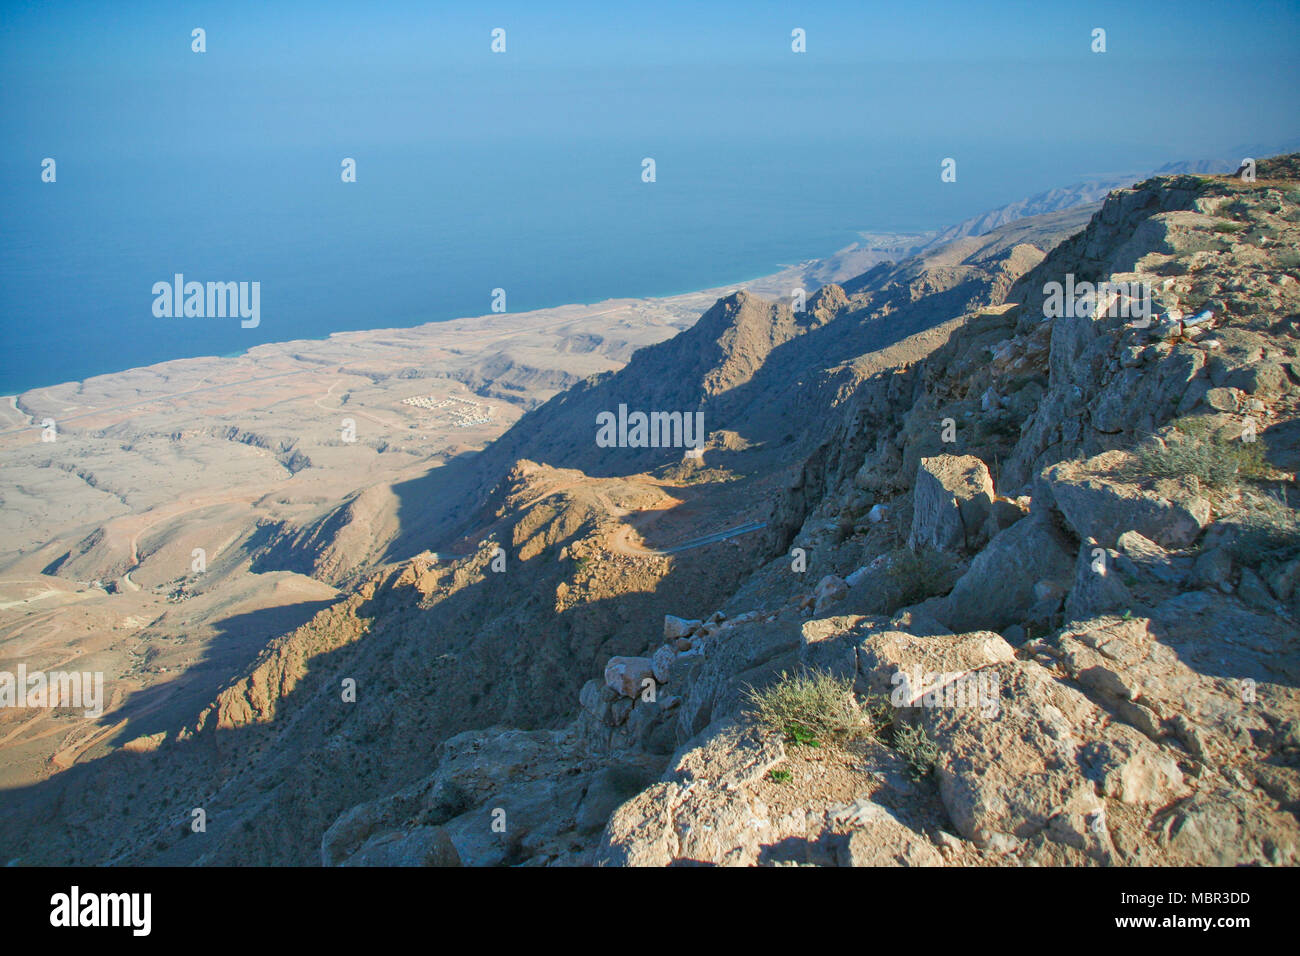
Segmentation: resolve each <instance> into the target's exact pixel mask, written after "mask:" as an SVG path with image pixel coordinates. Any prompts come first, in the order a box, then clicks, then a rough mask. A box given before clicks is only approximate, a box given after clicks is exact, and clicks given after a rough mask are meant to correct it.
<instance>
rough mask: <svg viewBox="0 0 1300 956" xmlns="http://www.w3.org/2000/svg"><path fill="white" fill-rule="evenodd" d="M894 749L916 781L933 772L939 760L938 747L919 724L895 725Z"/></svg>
mask: <svg viewBox="0 0 1300 956" xmlns="http://www.w3.org/2000/svg"><path fill="white" fill-rule="evenodd" d="M894 749H895V750H897V751H898V753H899V755H900V756H902V757H903V759H905V760H906V761H907V763H908V766H910V767H911V768H912V775H913V776H915V777H917V778H918V779H919V778H921V777H924V776H927V775H928V774H930V773H932V772H933V771H934V765H935V764H936V763H937V762H938V760H939V745H938V744H936V743H935V742H934V741H933V740H931V739H930V735H929V734H927V733H926V732H925V728H924V727H922V726H921V725H920V724H902V723H899V724H895V725H894Z"/></svg>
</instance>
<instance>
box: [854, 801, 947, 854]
mask: <svg viewBox="0 0 1300 956" xmlns="http://www.w3.org/2000/svg"><path fill="white" fill-rule="evenodd" d="M831 815H832V819H833V821H834V822H835V823H836V824H838V825H839V826H840V827H845V826H847V827H851V828H852V829H850V831H849V834H848V836H847V838H846V839H844V841H843V842H842V843H840V845H839V848H838V852H837V854H836V856H837V861H838V862H839V864H840V866H943V865H944V864H943V857H942V856H940V855H939V851H938V850H937V849H935V846H934V844H933V843H931V842H930V840H929V839H927V838H926V837H925V836H924V835H923V834H920V833H917V832H916V831H915V830H913V829H912V828H911V827H909V826H908V825H907V824H906V823H904V822H903V821H902V820H901V819H899V817H898V816H897V814H895V813H894V812H893V811H892V810H889V809H887V808H885V807H883V806H881V805H880V804H878V803H873V802H871V801H870V800H866V799H858V800H855V801H853V803H851V804H847V805H844V806H840V807H835V808H832V810H831Z"/></svg>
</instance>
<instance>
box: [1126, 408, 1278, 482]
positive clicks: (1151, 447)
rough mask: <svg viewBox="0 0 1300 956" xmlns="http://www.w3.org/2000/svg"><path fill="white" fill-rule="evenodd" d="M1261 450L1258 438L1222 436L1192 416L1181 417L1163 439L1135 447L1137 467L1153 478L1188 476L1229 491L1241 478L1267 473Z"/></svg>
mask: <svg viewBox="0 0 1300 956" xmlns="http://www.w3.org/2000/svg"><path fill="white" fill-rule="evenodd" d="M1264 450H1265V446H1264V442H1263V441H1262V440H1256V441H1253V442H1244V441H1241V440H1240V439H1236V438H1225V437H1222V436H1221V435H1220V434H1218V433H1217V432H1214V431H1212V430H1211V429H1209V428H1208V427H1206V426H1205V425H1204V424H1203V423H1201V422H1198V421H1197V420H1196V419H1182V420H1180V421H1178V422H1175V423H1174V431H1173V432H1172V433H1171V434H1170V435H1169V437H1168V439H1167V440H1165V441H1155V440H1152V441H1147V442H1144V443H1143V444H1141V445H1139V446H1138V448H1137V458H1138V468H1139V469H1140V470H1141V472H1143V473H1144V474H1147V475H1150V476H1151V477H1153V478H1182V477H1184V476H1189V475H1190V476H1192V477H1194V478H1196V479H1197V481H1199V482H1200V483H1201V484H1203V485H1206V486H1208V487H1209V488H1211V489H1213V490H1215V491H1221V492H1231V491H1235V490H1236V489H1237V488H1238V487H1240V485H1241V483H1242V482H1243V481H1257V480H1259V479H1261V478H1265V477H1267V476H1268V474H1269V467H1268V463H1267V462H1266V461H1265V459H1264Z"/></svg>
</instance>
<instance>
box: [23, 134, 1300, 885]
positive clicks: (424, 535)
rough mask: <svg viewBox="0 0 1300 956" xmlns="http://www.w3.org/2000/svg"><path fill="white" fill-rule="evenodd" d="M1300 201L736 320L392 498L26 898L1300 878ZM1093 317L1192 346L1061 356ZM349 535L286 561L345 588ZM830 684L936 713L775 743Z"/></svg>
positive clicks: (961, 245) (974, 249)
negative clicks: (310, 593)
mask: <svg viewBox="0 0 1300 956" xmlns="http://www.w3.org/2000/svg"><path fill="white" fill-rule="evenodd" d="M1298 172H1300V171H1298V170H1297V160H1296V158H1295V157H1287V158H1281V159H1279V160H1275V161H1271V162H1262V163H1261V164H1260V167H1259V175H1260V179H1259V181H1258V182H1256V183H1252V184H1245V183H1240V182H1237V181H1234V180H1229V179H1226V178H1222V177H1218V178H1216V177H1208V176H1202V177H1197V176H1180V177H1170V178H1160V179H1154V180H1151V181H1148V182H1146V183H1142V184H1139V185H1138V186H1137V187H1135V188H1133V189H1129V190H1120V191H1117V192H1116V193H1114V194H1112V195H1111V196H1110V197H1109V198H1108V199H1107V200H1106V202H1105V204H1104V205H1103V206H1102V208H1101V209H1100V211H1098V212H1097V214H1096V215H1095V216H1094V217H1093V218H1092V220H1091V222H1090V223H1089V224H1088V225H1087V228H1086V229H1084V230H1083V231H1081V232H1078V234H1076V235H1073V236H1072V237H1071V238H1068V239H1065V241H1063V242H1062V241H1060V240H1061V239H1062V238H1063V236H1062V235H1056V236H1054V237H1053V241H1043V242H1041V244H1037V245H1036V244H1033V243H1031V242H1028V241H1023V240H1024V238H1025V236H1026V235H1027V233H1026V232H1025V229H1026V226H1025V225H1024V224H1023V223H1013V224H1011V225H1010V226H1007V227H1003V229H1001V230H996V231H995V232H994V233H992V234H990V235H988V236H985V237H978V238H966V239H962V240H960V241H958V242H955V243H952V244H950V245H949V246H946V247H944V248H943V249H940V250H936V251H934V252H932V253H929V254H927V255H926V256H923V257H918V258H916V259H912V260H909V261H906V262H902V263H898V264H890V265H886V266H879V267H876V268H875V269H873V270H871V271H870V272H868V273H866V274H865V275H863V276H861V277H859V278H857V279H855V280H852V281H846V282H845V283H844V284H843V285H840V286H836V285H832V286H826V287H823V288H822V289H821V290H819V291H818V292H817V293H816V294H815V295H813V296H811V297H809V299H808V303H807V306H808V307H807V309H806V310H805V311H802V312H796V311H794V310H793V309H792V308H791V303H788V302H766V301H763V300H760V299H758V298H757V297H755V296H752V295H749V294H738V295H733V296H728V297H726V298H724V299H722V300H720V301H719V302H718V304H717V305H715V306H714V307H713V308H712V309H711V310H709V311H708V312H706V313H705V315H704V316H703V317H702V318H701V319H700V321H699V322H698V323H697V324H696V325H695V326H694V327H693V328H691V329H689V330H687V331H685V332H683V333H681V334H680V335H679V336H678V337H677V338H675V339H673V340H670V341H668V342H665V343H661V344H659V345H655V346H651V347H650V348H648V349H643V350H642V351H640V352H638V353H637V354H636V355H635V356H634V357H633V358H632V360H631V361H630V362H629V363H628V365H627V366H626V367H625V368H624V369H622V370H620V371H618V372H616V373H613V374H611V375H606V376H598V377H596V378H594V379H591V380H588V381H587V382H585V383H582V384H580V385H578V386H576V387H575V388H573V389H570V390H569V391H568V392H565V393H563V394H561V395H559V396H557V397H556V398H554V399H552V400H551V401H550V402H547V403H546V404H544V405H542V406H540V407H539V408H537V409H534V410H533V411H531V412H529V413H528V414H527V415H525V416H524V417H523V418H522V419H521V420H520V422H519V423H518V424H517V425H516V426H515V427H514V428H513V429H512V430H511V431H510V432H509V433H507V434H506V435H505V436H503V438H502V439H500V440H498V441H497V442H496V443H494V444H493V445H492V446H490V447H489V448H488V449H487V450H485V451H484V452H483V453H481V454H480V455H477V456H474V457H473V458H472V459H464V460H459V461H455V462H452V463H450V464H449V465H446V466H444V467H443V468H440V469H437V470H435V471H434V472H432V473H431V474H430V475H429V476H427V477H425V478H422V479H417V480H416V481H413V482H411V483H409V486H408V487H397V488H394V489H393V491H392V494H393V495H394V496H395V498H396V499H397V501H398V507H397V510H396V516H397V523H398V525H399V527H398V528H397V530H395V531H394V532H393V533H392V534H391V535H390V536H388V537H385V538H382V539H373V538H366V537H364V536H362V537H361V538H357V539H354V540H353V541H352V542H351V543H350V544H348V547H351V548H359V549H361V550H362V551H363V552H364V553H366V554H370V555H380V556H386V557H388V558H390V559H391V563H390V564H389V565H387V566H386V567H385V568H384V569H383V570H382V571H380V572H378V573H375V574H372V575H369V576H367V577H366V578H365V579H364V580H362V581H361V582H360V583H359V584H358V585H357V586H356V587H355V589H353V590H352V592H351V593H350V596H348V597H346V598H345V599H343V600H341V601H339V602H337V603H335V604H333V605H332V606H330V607H329V608H327V609H325V610H323V611H321V612H320V613H319V614H317V615H316V616H315V617H314V618H313V619H312V620H311V621H310V622H308V623H307V624H306V625H304V626H302V627H300V628H298V629H296V630H294V631H292V632H289V633H287V634H285V635H284V636H283V637H282V638H280V639H278V640H277V641H275V642H274V643H273V644H272V645H271V646H270V647H269V648H267V650H266V651H265V652H263V654H262V655H261V656H260V657H259V659H258V660H257V661H256V662H255V663H254V665H253V666H252V667H251V668H249V669H248V671H247V672H246V673H245V674H243V675H242V676H241V677H239V678H238V679H237V680H235V681H233V682H232V683H231V684H230V685H229V686H227V687H226V688H225V689H224V690H222V692H221V693H220V694H219V695H218V696H217V698H216V699H215V700H214V701H213V702H212V703H211V705H210V706H208V707H207V708H205V709H204V710H203V711H202V713H200V714H198V715H196V717H195V719H194V720H193V721H191V722H189V723H188V724H187V725H186V726H185V727H181V728H173V727H163V728H157V729H153V728H148V729H149V730H150V731H151V732H149V733H144V734H142V735H138V736H136V737H135V739H133V740H132V741H131V742H130V743H129V744H128V745H127V746H126V747H124V748H123V749H122V750H121V751H119V752H117V753H114V754H113V755H111V756H110V757H108V758H105V759H102V760H98V761H93V762H90V763H87V764H82V765H78V766H75V767H73V768H71V769H69V770H68V771H66V772H64V773H62V774H59V775H58V776H56V777H55V778H53V779H51V780H50V781H48V782H46V783H43V784H41V785H40V786H38V787H35V788H30V789H29V790H27V791H24V792H22V793H20V794H17V795H12V796H11V797H10V798H9V799H8V800H6V802H5V804H4V806H3V808H2V809H0V814H3V815H2V816H0V823H2V824H3V825H2V826H0V856H3V857H5V858H6V859H17V860H19V861H21V862H27V863H39V862H54V861H77V862H92V863H145V862H153V863H226V864H243V863H272V862H278V863H317V862H319V863H325V864H340V863H342V864H348V865H363V864H405V863H414V864H420V863H424V864H454V863H463V864H467V865H494V864H503V863H508V864H529V865H546V864H551V865H558V864H570V863H574V864H587V863H600V864H604V865H629V864H631V865H638V864H648V865H668V864H684V863H707V864H752V863H757V864H769V863H770V864H795V863H797V864H803V863H817V864H834V863H839V864H848V865H869V864H894V863H905V864H914V865H998V864H1006V863H1013V862H1040V863H1071V864H1090V863H1103V864H1132V863H1139V864H1142V863H1162V862H1169V863H1173V862H1190V863H1238V862H1248V863H1290V862H1294V860H1295V856H1296V853H1297V842H1296V837H1297V833H1298V832H1300V827H1298V825H1297V821H1296V818H1295V810H1296V808H1297V805H1300V770H1298V769H1297V763H1300V737H1298V736H1297V734H1300V729H1298V728H1300V723H1298V722H1297V718H1298V717H1300V700H1298V699H1297V697H1298V694H1300V692H1298V691H1297V681H1298V679H1300V660H1298V658H1297V648H1296V640H1297V636H1298V634H1297V625H1296V620H1297V618H1298V617H1300V607H1298V606H1297V602H1298V601H1300V589H1298V587H1297V579H1298V578H1300V531H1297V524H1296V512H1295V508H1296V504H1297V500H1296V494H1297V489H1296V483H1295V471H1296V469H1297V468H1298V467H1300V462H1297V460H1296V455H1297V449H1298V448H1300V442H1298V441H1297V440H1296V438H1297V430H1298V429H1300V415H1298V414H1297V404H1298V403H1300V344H1298V343H1297V330H1296V327H1295V322H1296V317H1297V315H1300V308H1297V306H1298V305H1300V301H1298V300H1300V287H1298V284H1297V278H1298V268H1300V260H1297V259H1296V257H1295V252H1294V249H1295V247H1296V238H1297V233H1298V232H1300V201H1298V200H1300V175H1297V173H1298ZM1004 230H1005V231H1004ZM1067 275H1070V276H1073V277H1074V280H1077V281H1078V282H1084V281H1089V282H1097V281H1101V280H1104V279H1112V280H1114V281H1135V282H1148V283H1150V284H1151V285H1152V286H1153V287H1154V288H1155V290H1156V292H1155V301H1156V304H1157V307H1158V308H1159V310H1160V312H1161V315H1160V316H1159V317H1158V318H1156V319H1153V320H1151V321H1145V322H1143V321H1142V320H1139V321H1136V322H1135V321H1134V320H1133V319H1132V318H1127V317H1114V316H1110V315H1107V314H1106V312H1105V303H1103V307H1102V312H1101V314H1100V315H1098V314H1096V309H1095V303H1093V304H1092V305H1093V306H1094V307H1092V308H1085V309H1084V310H1083V311H1081V312H1080V311H1079V310H1071V311H1072V312H1073V313H1074V314H1072V315H1071V316H1068V317H1061V318H1045V317H1044V313H1045V310H1044V300H1045V298H1046V297H1047V294H1048V293H1047V288H1046V287H1047V286H1048V284H1049V283H1051V282H1058V281H1059V282H1064V281H1065V280H1066V276H1067ZM1206 308H1208V309H1209V310H1210V311H1211V312H1212V313H1213V316H1212V317H1211V318H1203V317H1202V318H1199V319H1197V320H1196V321H1192V319H1193V316H1194V314H1195V313H1199V312H1201V311H1202V310H1204V309H1206ZM619 403H625V404H627V405H629V406H631V407H634V408H643V409H647V410H651V409H658V410H666V411H668V410H682V411H688V410H690V411H694V410H697V409H698V410H702V411H703V412H704V414H705V420H706V428H707V430H708V432H709V433H710V438H709V443H708V447H707V449H706V450H705V452H704V456H703V460H702V461H683V460H682V458H681V451H680V449H628V448H617V449H608V448H600V447H598V446H596V444H595V443H594V441H593V437H594V433H595V415H596V413H597V412H598V411H602V410H609V409H613V408H615V407H617V405H618V404H619ZM1243 435H1247V436H1248V437H1249V439H1253V440H1247V441H1243V440H1242V436H1243ZM472 492H476V493H472ZM467 502H472V504H467ZM347 507H348V508H353V507H356V503H355V502H353V503H349V505H348V506H347ZM332 520H333V522H334V524H333V525H332V526H330V527H329V528H325V527H323V526H319V527H314V528H311V529H304V530H303V531H301V532H299V533H297V534H296V536H295V535H288V536H286V537H284V538H282V539H281V540H279V541H277V542H272V543H269V544H268V546H267V548H266V550H265V552H264V554H263V557H262V560H263V561H265V562H266V563H267V565H268V566H286V565H288V564H289V563H290V562H301V563H302V565H303V566H305V567H309V568H321V567H326V568H328V567H329V561H330V560H331V559H330V558H329V554H330V553H331V548H335V547H337V545H335V544H334V542H336V541H338V540H341V539H340V529H343V528H346V527H348V526H349V512H348V511H347V510H346V508H345V509H342V510H340V512H338V515H337V517H335V518H333V519H332ZM745 522H750V523H757V522H762V524H763V528H762V529H761V530H760V531H757V532H753V533H749V534H746V535H745V536H744V537H743V538H736V539H735V540H734V541H728V540H720V541H716V542H713V543H709V544H706V545H703V546H701V547H696V548H691V549H689V550H685V551H681V552H678V553H674V554H673V555H671V556H666V555H664V554H663V553H660V551H659V549H661V548H663V547H666V546H668V545H673V544H678V543H681V542H683V541H687V540H695V539H698V538H700V537H704V536H706V535H707V534H708V533H709V532H712V531H718V530H725V529H727V528H731V527H736V526H740V525H742V523H745ZM724 537H725V536H724ZM437 549H441V550H442V551H443V552H444V556H441V557H440V556H439V555H438V554H435V553H434V551H435V550H437ZM447 552H450V553H451V554H453V555H457V557H454V558H448V557H446V556H445V554H446V553H447ZM801 667H808V668H816V669H818V670H820V671H822V672H826V673H829V674H832V675H838V676H839V677H840V678H842V679H843V680H845V681H847V682H851V683H852V685H853V688H854V691H855V698H856V700H857V701H859V706H861V707H862V708H864V709H866V710H867V711H870V712H872V713H876V712H878V711H879V710H880V708H879V706H878V705H879V702H880V699H881V698H882V697H883V698H884V699H885V700H887V699H888V698H889V697H890V695H891V692H892V691H893V690H895V689H896V687H897V685H896V682H895V675H896V674H898V673H899V672H907V673H919V674H921V675H931V676H929V677H925V678H924V679H923V680H922V679H921V678H918V680H921V681H922V683H924V684H925V688H924V689H925V690H926V691H928V693H919V692H918V693H916V694H915V695H912V696H909V697H907V698H906V699H904V700H902V701H900V702H899V703H900V706H897V707H891V708H886V709H887V710H888V712H889V717H888V719H887V720H883V719H882V720H881V726H882V728H884V729H883V730H882V732H881V733H879V734H876V735H874V736H870V737H867V738H864V739H859V740H855V741H853V742H851V743H849V744H847V745H845V746H843V747H825V748H823V747H815V746H811V745H808V744H807V743H806V742H805V743H803V744H800V743H799V742H798V741H797V739H796V740H791V739H788V738H787V737H786V736H785V735H782V734H780V733H770V732H765V731H764V730H763V729H762V728H761V727H760V726H759V725H757V724H756V723H755V722H754V720H753V719H752V718H751V717H750V716H747V710H748V705H747V704H746V695H747V693H748V690H749V689H750V688H758V689H763V688H770V687H772V686H774V685H779V684H780V682H781V680H782V674H783V673H786V674H788V673H794V672H796V671H798V670H799V669H800V668H801ZM972 687H973V688H976V689H978V690H979V691H980V693H979V694H978V695H977V697H976V699H974V700H973V701H972V700H969V699H964V697H963V695H964V694H965V692H966V690H967V689H969V688H972ZM954 691H960V693H956V694H955V695H954ZM513 728H519V729H513ZM141 729H144V728H141ZM922 731H923V732H924V733H923V734H922V733H921V732H922ZM918 739H924V740H926V741H928V745H927V747H925V748H918V747H917V746H915V744H914V743H913V745H911V746H908V745H905V743H904V742H905V741H907V740H911V741H913V742H915V741H916V740H918ZM197 809H201V810H203V816H204V819H205V821H206V825H205V827H204V829H203V830H202V831H200V832H196V831H195V828H194V826H193V819H194V812H195V810H197Z"/></svg>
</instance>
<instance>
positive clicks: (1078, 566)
mask: <svg viewBox="0 0 1300 956" xmlns="http://www.w3.org/2000/svg"><path fill="white" fill-rule="evenodd" d="M1116 557H1117V553H1116V552H1114V551H1110V550H1108V549H1106V548H1103V547H1101V546H1100V545H1099V544H1097V542H1096V541H1092V540H1088V541H1084V542H1083V544H1082V546H1080V548H1079V557H1078V560H1077V561H1076V562H1075V566H1074V586H1073V587H1071V588H1070V594H1069V597H1067V598H1066V600H1065V615H1066V617H1067V618H1068V619H1069V620H1072V621H1078V620H1084V619H1087V618H1090V617H1096V616H1097V615H1098V614H1103V613H1105V612H1106V611H1115V610H1119V611H1124V610H1128V609H1130V608H1132V607H1133V604H1134V600H1133V595H1132V594H1131V593H1129V589H1128V588H1127V587H1125V586H1124V582H1123V581H1121V580H1120V578H1119V569H1118V566H1117V564H1116Z"/></svg>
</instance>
